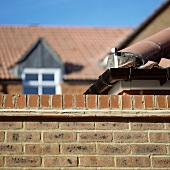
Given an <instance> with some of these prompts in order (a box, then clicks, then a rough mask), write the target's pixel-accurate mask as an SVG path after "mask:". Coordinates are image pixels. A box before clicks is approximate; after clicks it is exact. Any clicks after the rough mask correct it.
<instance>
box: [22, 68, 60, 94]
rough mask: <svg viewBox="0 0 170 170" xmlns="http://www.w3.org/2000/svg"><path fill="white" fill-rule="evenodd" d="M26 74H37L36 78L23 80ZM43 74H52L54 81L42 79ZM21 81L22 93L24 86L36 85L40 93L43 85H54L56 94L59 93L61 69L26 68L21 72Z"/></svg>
mask: <svg viewBox="0 0 170 170" xmlns="http://www.w3.org/2000/svg"><path fill="white" fill-rule="evenodd" d="M26 74H38V80H30V81H27V80H25V78H26ZM43 74H54V81H43V79H42V75H43ZM22 81H23V93H24V87H38V94H39V95H41V94H42V88H43V87H55V92H56V94H61V86H60V83H61V69H59V68H58V69H44V68H43V69H42V68H41V69H35V68H26V69H24V70H23V73H22Z"/></svg>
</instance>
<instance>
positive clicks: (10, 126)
mask: <svg viewBox="0 0 170 170" xmlns="http://www.w3.org/2000/svg"><path fill="white" fill-rule="evenodd" d="M0 129H1V130H15V129H22V122H1V123H0Z"/></svg>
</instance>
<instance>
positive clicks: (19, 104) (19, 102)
mask: <svg viewBox="0 0 170 170" xmlns="http://www.w3.org/2000/svg"><path fill="white" fill-rule="evenodd" d="M26 107H27V106H26V95H24V94H20V95H17V96H16V108H17V109H23V108H26Z"/></svg>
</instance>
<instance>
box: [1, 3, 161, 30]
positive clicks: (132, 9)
mask: <svg viewBox="0 0 170 170" xmlns="http://www.w3.org/2000/svg"><path fill="white" fill-rule="evenodd" d="M163 2H164V0H0V11H1V12H0V24H1V25H31V24H37V25H55V26H97V27H98V26H99V27H117V26H118V27H136V26H138V25H139V24H140V23H141V22H143V21H144V20H145V19H146V18H147V17H148V16H149V15H151V14H152V13H153V11H154V10H155V9H157V8H158V7H159V6H160V5H161V4H162V3H163Z"/></svg>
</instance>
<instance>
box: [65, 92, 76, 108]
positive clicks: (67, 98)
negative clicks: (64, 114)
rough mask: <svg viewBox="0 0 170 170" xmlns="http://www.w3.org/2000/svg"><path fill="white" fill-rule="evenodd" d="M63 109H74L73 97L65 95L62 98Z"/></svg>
mask: <svg viewBox="0 0 170 170" xmlns="http://www.w3.org/2000/svg"><path fill="white" fill-rule="evenodd" d="M63 97H64V101H63V107H64V109H73V108H74V95H69V94H66V95H64V96H63Z"/></svg>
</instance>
